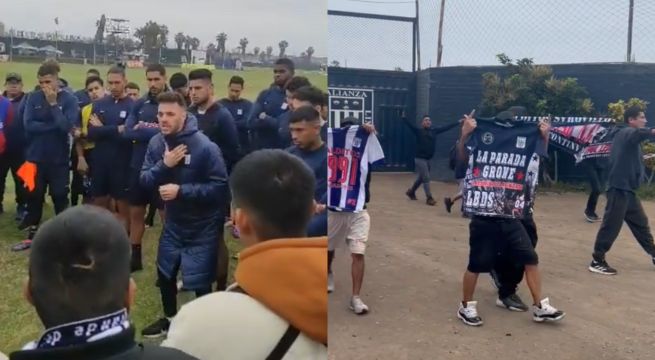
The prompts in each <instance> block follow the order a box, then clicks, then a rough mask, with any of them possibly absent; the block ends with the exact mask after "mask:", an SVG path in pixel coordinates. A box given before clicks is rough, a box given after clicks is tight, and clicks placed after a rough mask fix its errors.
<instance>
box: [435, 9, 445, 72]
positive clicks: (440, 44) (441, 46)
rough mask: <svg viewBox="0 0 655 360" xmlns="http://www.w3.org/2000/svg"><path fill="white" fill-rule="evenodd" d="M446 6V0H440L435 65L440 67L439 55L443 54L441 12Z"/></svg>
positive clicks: (442, 12)
mask: <svg viewBox="0 0 655 360" xmlns="http://www.w3.org/2000/svg"><path fill="white" fill-rule="evenodd" d="M445 7H446V0H441V10H440V12H439V38H438V41H437V67H441V56H442V55H443V45H442V43H441V39H442V37H443V14H444V8H445Z"/></svg>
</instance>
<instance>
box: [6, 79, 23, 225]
mask: <svg viewBox="0 0 655 360" xmlns="http://www.w3.org/2000/svg"><path fill="white" fill-rule="evenodd" d="M2 96H4V97H6V98H7V99H8V100H9V101H10V103H11V109H12V111H13V114H14V115H13V121H12V122H11V123H5V124H4V129H3V131H4V133H5V138H6V141H7V143H6V149H5V152H4V154H3V155H1V156H0V213H2V211H3V210H4V209H3V208H2V200H3V198H4V193H5V191H4V190H5V180H6V178H7V172H9V170H11V175H12V177H13V179H14V191H15V192H16V218H15V219H16V221H21V220H22V219H23V217H24V216H25V213H26V212H27V199H26V191H25V188H24V186H23V182H22V180H21V179H20V177H19V176H18V169H19V168H20V166H21V165H23V162H25V128H24V126H23V113H24V112H25V98H26V94H25V93H24V92H23V78H22V77H21V76H20V74H17V73H9V74H7V76H6V78H5V91H4V92H3V93H2Z"/></svg>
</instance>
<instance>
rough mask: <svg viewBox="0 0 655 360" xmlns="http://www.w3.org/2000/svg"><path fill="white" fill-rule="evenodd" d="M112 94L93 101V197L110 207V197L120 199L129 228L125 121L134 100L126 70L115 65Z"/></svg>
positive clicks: (121, 215)
mask: <svg viewBox="0 0 655 360" xmlns="http://www.w3.org/2000/svg"><path fill="white" fill-rule="evenodd" d="M107 85H108V87H109V92H110V95H109V96H105V97H104V98H101V99H99V100H97V101H95V102H94V103H93V111H92V113H91V119H90V120H89V130H88V131H89V133H88V139H89V140H90V141H93V142H94V143H95V148H94V150H93V155H92V157H93V160H92V162H93V167H92V168H91V178H92V179H93V181H92V182H91V197H92V198H93V203H94V204H95V205H97V206H100V207H104V208H106V209H108V210H112V209H111V208H110V198H111V199H113V200H114V201H116V207H117V208H118V217H119V219H120V220H121V222H123V224H124V226H125V229H126V231H127V230H129V227H128V224H129V208H128V205H127V186H128V182H127V179H128V165H129V157H130V155H131V151H130V143H129V142H128V141H126V140H125V138H124V137H123V133H124V132H125V124H126V121H127V117H128V115H129V114H130V111H131V110H132V105H133V104H134V101H133V100H132V99H131V98H130V97H128V96H127V94H126V93H125V85H127V79H126V78H125V70H124V69H123V68H120V67H112V68H111V69H110V70H109V72H108V73H107Z"/></svg>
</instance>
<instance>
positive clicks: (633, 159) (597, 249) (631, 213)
mask: <svg viewBox="0 0 655 360" xmlns="http://www.w3.org/2000/svg"><path fill="white" fill-rule="evenodd" d="M624 118H625V123H626V125H627V126H626V127H625V128H623V129H621V130H619V131H618V132H617V133H616V135H614V140H613V142H612V150H611V152H610V163H609V190H608V191H607V205H606V206H605V215H603V223H602V225H601V226H600V229H599V230H598V235H596V243H595V244H594V253H593V260H592V262H591V264H590V265H589V271H591V272H593V273H596V274H602V275H616V273H617V271H616V269H614V268H612V267H611V266H609V264H607V261H606V260H605V254H606V253H607V252H608V251H609V250H610V248H611V247H612V244H614V240H616V237H617V236H619V231H621V227H622V225H623V221H625V222H626V223H627V224H628V227H630V230H631V231H632V234H633V235H634V237H635V238H636V239H637V242H639V245H641V247H642V248H643V249H644V250H645V251H646V252H647V253H648V254H649V255H650V256H651V257H652V261H653V265H655V244H653V235H652V234H651V231H650V226H649V225H648V216H646V213H645V212H644V208H643V207H642V206H641V201H639V198H638V197H637V194H636V193H635V192H636V191H637V189H638V188H639V186H640V185H641V182H642V180H643V177H644V175H645V171H644V160H643V154H642V152H641V143H642V142H643V141H645V140H648V139H649V138H652V137H653V135H655V129H649V128H646V123H647V120H646V115H644V112H643V111H641V109H640V108H638V107H636V106H633V107H629V108H628V109H626V111H625V115H624Z"/></svg>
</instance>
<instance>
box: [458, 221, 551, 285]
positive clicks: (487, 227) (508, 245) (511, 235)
mask: <svg viewBox="0 0 655 360" xmlns="http://www.w3.org/2000/svg"><path fill="white" fill-rule="evenodd" d="M469 232H470V237H469V247H470V250H469V264H468V270H469V271H470V272H472V273H484V272H489V271H491V270H492V269H493V268H494V265H495V264H496V262H497V259H498V257H499V256H501V255H502V256H504V257H506V258H507V259H509V260H510V261H512V262H514V263H515V264H517V265H537V264H538V263H539V257H538V256H537V253H536V251H535V250H534V245H533V241H532V238H531V236H530V234H528V232H527V231H526V229H525V227H524V226H523V224H522V223H521V220H516V219H501V218H493V217H484V216H474V217H473V219H471V223H470V224H469ZM535 235H536V234H535Z"/></svg>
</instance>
